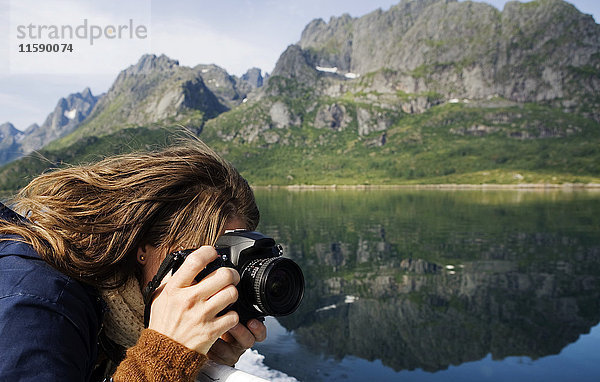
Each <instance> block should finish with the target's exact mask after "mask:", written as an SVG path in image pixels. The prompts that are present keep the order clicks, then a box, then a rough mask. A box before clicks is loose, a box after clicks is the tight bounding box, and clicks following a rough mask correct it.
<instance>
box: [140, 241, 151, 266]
mask: <svg viewBox="0 0 600 382" xmlns="http://www.w3.org/2000/svg"><path fill="white" fill-rule="evenodd" d="M149 249H150V246H149V245H148V244H144V245H141V246H139V247H138V250H137V262H138V263H139V264H141V265H146V263H147V262H148V256H149Z"/></svg>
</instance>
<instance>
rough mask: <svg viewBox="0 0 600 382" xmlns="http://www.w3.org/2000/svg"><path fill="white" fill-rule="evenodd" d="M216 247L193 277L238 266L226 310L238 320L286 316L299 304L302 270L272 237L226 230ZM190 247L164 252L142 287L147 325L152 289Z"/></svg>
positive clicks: (201, 277)
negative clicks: (235, 296) (233, 292)
mask: <svg viewBox="0 0 600 382" xmlns="http://www.w3.org/2000/svg"><path fill="white" fill-rule="evenodd" d="M215 249H216V250H217V253H218V254H219V256H218V257H217V258H216V259H215V260H214V261H212V262H211V263H210V264H208V265H207V266H206V268H205V269H204V270H203V271H202V272H200V273H199V274H198V276H196V278H195V280H196V281H200V280H202V279H203V278H204V277H206V276H208V275H209V274H210V273H211V272H213V271H215V270H216V269H218V268H220V267H230V268H234V269H235V270H237V271H238V273H239V274H240V282H239V284H238V285H237V289H238V292H239V297H238V300H237V301H236V302H235V303H234V304H233V305H232V306H230V307H229V308H228V309H227V310H230V309H233V310H235V311H236V312H237V313H238V314H239V316H240V322H242V323H244V324H245V323H246V322H248V321H249V320H250V319H252V318H258V319H261V318H263V317H265V316H286V315H288V314H291V313H293V312H294V311H295V310H296V309H297V308H298V306H299V305H300V301H302V296H303V295H304V276H303V274H302V270H301V269H300V267H299V266H298V265H297V264H296V263H295V262H294V261H293V260H290V259H287V258H284V257H282V254H283V249H282V248H281V245H279V244H276V243H275V240H273V239H272V238H270V237H267V236H264V235H263V234H261V233H259V232H256V231H246V230H235V231H228V232H226V233H225V234H224V235H222V236H221V237H220V238H219V239H218V240H217V243H216V245H215ZM193 251H194V249H186V250H182V251H178V252H175V253H172V254H170V255H169V256H167V258H166V259H165V260H164V261H163V263H162V264H161V266H160V268H159V270H158V273H157V274H156V276H155V277H154V278H153V279H152V281H151V282H150V283H149V284H148V286H147V287H146V288H145V289H144V302H145V303H146V314H145V316H146V317H145V321H146V326H147V325H148V320H149V318H150V308H149V307H150V303H151V302H152V294H153V293H154V290H156V288H157V287H158V286H159V285H160V282H161V280H162V279H163V277H164V276H165V275H166V274H167V273H168V272H169V271H171V270H172V271H173V272H176V271H177V269H179V267H180V266H181V264H183V261H184V260H185V258H186V257H187V256H188V255H189V254H190V253H192V252H193Z"/></svg>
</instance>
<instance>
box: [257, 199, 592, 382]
mask: <svg viewBox="0 0 600 382" xmlns="http://www.w3.org/2000/svg"><path fill="white" fill-rule="evenodd" d="M256 197H257V201H258V204H259V207H260V209H261V215H262V216H261V224H260V227H259V230H260V231H262V232H264V233H266V234H269V235H271V236H273V237H274V238H275V239H276V240H278V241H279V242H281V243H282V244H283V245H284V248H285V250H286V256H288V257H290V258H293V259H294V260H295V261H297V262H298V263H299V264H300V265H301V267H302V268H303V271H304V274H305V277H306V287H307V288H306V294H305V297H304V300H303V303H302V305H301V306H300V308H299V309H298V311H297V312H296V313H294V314H293V315H291V316H288V317H283V318H278V319H274V318H269V319H267V322H266V323H267V326H268V330H269V336H268V339H267V340H266V341H265V342H263V343H261V344H257V346H256V349H257V350H258V351H259V352H260V353H261V354H263V355H264V356H265V360H264V362H265V364H266V365H267V366H269V367H271V368H273V369H277V370H280V371H283V372H285V373H286V374H288V375H290V376H293V377H295V378H297V379H298V380H300V381H365V380H372V381H393V380H402V381H444V382H447V381H528V382H532V381H544V382H548V381H598V380H600V325H599V324H598V323H599V321H600V192H586V191H581V192H561V191H552V192H533V191H528V192H526V191H412V190H411V191H406V190H392V191H284V190H276V191H268V190H258V191H257V192H256Z"/></svg>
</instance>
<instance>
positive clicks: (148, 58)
mask: <svg viewBox="0 0 600 382" xmlns="http://www.w3.org/2000/svg"><path fill="white" fill-rule="evenodd" d="M176 66H179V61H178V60H173V59H170V58H169V57H167V56H166V55H164V54H161V55H160V56H156V55H155V54H144V55H143V56H142V57H140V59H139V61H138V62H137V63H136V64H135V65H132V66H130V67H129V68H127V70H126V72H127V73H129V74H148V73H150V72H153V71H155V70H159V71H162V70H169V69H172V68H174V67H176Z"/></svg>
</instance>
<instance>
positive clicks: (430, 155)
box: [201, 97, 600, 185]
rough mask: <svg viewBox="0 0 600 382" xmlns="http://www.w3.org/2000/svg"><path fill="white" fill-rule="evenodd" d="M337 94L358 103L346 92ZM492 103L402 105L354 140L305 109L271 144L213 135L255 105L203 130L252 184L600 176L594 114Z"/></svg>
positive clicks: (599, 133) (581, 179)
mask: <svg viewBox="0 0 600 382" xmlns="http://www.w3.org/2000/svg"><path fill="white" fill-rule="evenodd" d="M295 102H298V101H297V100H295ZM322 102H332V100H322ZM338 103H342V104H344V105H345V106H346V107H347V108H349V109H350V108H352V107H353V106H354V107H355V106H356V101H353V100H350V97H345V98H344V99H343V101H341V102H340V101H338ZM493 104H494V101H489V102H488V105H486V102H480V103H479V104H463V103H461V104H444V105H440V106H436V107H433V108H431V109H429V110H428V111H426V112H425V113H423V114H403V113H401V114H400V115H399V117H398V118H397V120H396V122H395V123H394V125H393V127H391V128H390V129H388V130H387V131H386V132H385V133H383V132H374V133H371V134H370V135H367V136H363V137H359V139H357V134H356V126H355V124H356V122H355V121H356V120H355V119H354V120H353V122H352V123H351V124H350V126H349V127H348V128H347V130H344V131H341V132H336V131H331V130H325V129H316V128H314V127H312V126H311V123H310V122H308V121H310V120H311V119H312V118H311V117H313V116H311V113H310V112H309V113H307V114H306V118H305V121H304V122H303V124H302V125H301V126H297V127H291V128H289V129H286V130H279V131H273V129H271V130H269V131H268V133H270V134H276V135H277V136H278V137H279V139H278V140H277V142H275V143H268V142H267V141H266V140H265V138H264V137H265V135H264V134H263V136H261V137H260V138H259V139H258V141H257V142H255V143H254V144H248V143H247V142H244V140H243V138H240V137H238V138H234V139H233V143H235V144H231V143H230V142H224V141H223V140H221V139H220V138H219V137H218V136H217V134H216V132H217V131H226V132H227V131H233V129H235V128H236V123H239V121H242V126H243V123H244V117H243V116H242V115H244V116H246V118H249V119H252V116H253V115H257V114H259V115H260V114H264V113H265V111H264V110H261V106H260V105H258V104H255V105H251V106H248V107H242V108H240V109H237V110H235V111H232V112H229V113H225V114H223V115H222V116H221V117H219V118H217V119H215V120H211V121H209V123H207V127H206V129H205V132H204V133H203V134H202V135H201V137H202V138H203V139H205V140H206V141H207V143H209V144H210V145H211V146H213V147H215V148H216V149H217V150H218V151H221V152H223V153H224V154H225V156H226V157H227V158H228V159H229V160H231V161H232V162H233V163H234V164H236V166H237V167H238V168H239V169H240V171H241V172H242V173H243V174H244V175H245V176H247V177H248V179H249V180H250V181H251V183H253V184H256V185H268V184H272V185H291V184H340V185H341V184H428V183H470V184H480V183H492V184H493V183H498V184H517V183H590V182H594V183H596V182H598V181H600V177H599V170H600V148H599V146H598V140H599V138H600V129H599V128H600V126H598V123H596V122H594V121H591V120H588V119H586V118H582V117H579V116H577V115H573V114H568V113H564V112H562V111H560V110H557V109H553V108H550V107H547V106H541V105H535V104H525V105H518V106H504V107H494V106H493ZM292 105H293V102H292ZM361 106H362V107H365V105H364V104H362V105H361ZM291 108H294V106H292V107H291ZM237 113H239V114H237ZM313 113H314V112H313ZM236 114H237V115H236ZM313 118H314V117H313ZM353 124H354V125H353ZM211 129H213V131H211ZM217 129H218V130H217ZM267 136H268V135H267ZM270 139H271V140H274V138H273V137H271V138H270ZM383 139H385V144H384V145H383V146H381V142H382V140H383Z"/></svg>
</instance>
